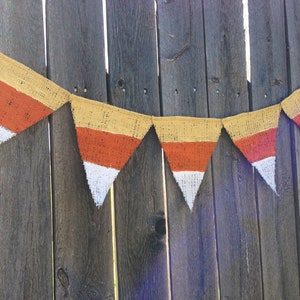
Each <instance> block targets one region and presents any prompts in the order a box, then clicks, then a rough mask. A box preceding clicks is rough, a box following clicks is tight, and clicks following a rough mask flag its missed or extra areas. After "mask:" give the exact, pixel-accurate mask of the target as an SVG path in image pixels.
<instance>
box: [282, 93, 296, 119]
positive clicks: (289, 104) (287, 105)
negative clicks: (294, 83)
mask: <svg viewBox="0 0 300 300" xmlns="http://www.w3.org/2000/svg"><path fill="white" fill-rule="evenodd" d="M281 107H282V109H283V110H284V112H285V113H286V114H287V115H288V116H289V117H290V118H291V119H293V118H295V117H296V116H297V115H299V114H300V89H298V90H296V91H294V92H293V93H292V94H291V95H289V96H288V97H287V98H285V99H284V100H283V101H282V102H281Z"/></svg>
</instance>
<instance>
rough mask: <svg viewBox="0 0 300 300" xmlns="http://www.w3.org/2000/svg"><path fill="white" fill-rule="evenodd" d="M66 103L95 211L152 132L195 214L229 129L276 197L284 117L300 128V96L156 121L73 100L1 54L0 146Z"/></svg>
mask: <svg viewBox="0 0 300 300" xmlns="http://www.w3.org/2000/svg"><path fill="white" fill-rule="evenodd" d="M67 102H70V103H71V109H72V114H73V118H74V125H75V128H76V134H77V141H78V149H79V152H80V155H81V158H82V161H83V165H84V169H85V172H86V177H87V181H88V184H89V187H90V190H91V194H92V196H93V199H94V201H95V204H96V205H97V206H101V205H102V203H103V201H104V199H105V196H106V194H107V192H108V190H109V188H110V186H111V185H112V183H113V182H114V180H115V179H116V177H117V176H118V174H119V172H120V171H121V170H122V168H123V167H124V165H125V164H126V162H127V161H128V159H129V158H130V157H131V155H132V154H133V152H134V151H135V150H136V148H137V147H138V146H139V145H140V143H141V141H142V140H143V138H144V136H145V135H146V134H147V132H148V131H149V129H150V127H151V126H154V128H155V130H156V133H157V136H158V138H159V140H160V143H161V146H162V149H163V150H164V153H165V155H166V157H167V160H168V163H169V165H170V168H171V171H172V173H173V175H174V178H175V181H176V182H177V184H178V186H179V187H180V189H181V191H182V194H183V197H184V199H185V201H186V203H187V205H188V207H189V208H190V209H192V208H193V204H194V199H195V197H196V194H197V192H198V190H199V187H200V184H201V182H202V179H203V176H204V174H205V171H206V169H207V166H208V164H209V162H210V159H211V156H212V154H213V151H214V149H215V147H216V144H217V142H218V139H219V137H220V133H221V130H222V128H223V127H224V128H225V130H226V131H227V132H228V134H229V135H230V137H231V139H232V140H233V142H234V144H235V145H236V146H237V148H238V149H239V150H240V151H241V152H242V153H243V155H244V156H245V158H246V159H247V160H248V161H249V162H250V163H251V165H252V166H253V167H254V168H256V169H257V171H258V172H259V173H260V174H261V176H262V177H263V178H264V180H265V181H266V183H267V184H268V185H269V186H270V187H271V188H272V190H273V191H274V192H275V193H276V181H275V172H276V170H275V166H276V163H275V162H276V134H277V128H278V122H279V116H280V112H281V110H283V111H284V112H285V113H286V114H287V116H288V117H289V118H290V119H292V120H293V121H294V122H295V123H296V124H297V125H298V126H300V90H297V91H295V92H294V93H292V94H291V95H290V96H289V97H287V98H286V99H284V100H283V101H282V102H281V103H280V104H277V105H273V106H270V107H267V108H264V109H261V110H257V111H253V112H249V113H242V114H239V115H236V116H232V117H228V118H224V119H214V118H192V117H179V116H178V117H153V116H147V115H143V114H139V113H135V112H131V111H128V110H125V109H121V108H117V107H114V106H111V105H108V104H105V103H101V102H97V101H93V100H89V99H85V98H82V97H78V96H75V95H72V94H71V93H69V92H67V91H66V90H64V89H63V88H61V87H59V86H58V85H56V84H55V83H53V82H51V81H50V80H48V79H46V78H44V77H43V76H41V75H39V74H37V73H35V72H34V71H32V70H31V69H29V68H28V67H26V66H24V65H22V64H20V63H18V62H16V61H15V60H13V59H11V58H9V57H7V56H5V55H3V54H0V144H1V143H3V142H5V141H7V140H9V139H10V138H12V137H14V136H15V135H16V134H18V133H20V132H22V131H24V130H26V129H27V128H29V127H30V126H32V125H34V124H35V123H37V122H39V121H40V120H42V119H44V118H45V117H47V116H49V115H50V114H51V113H53V112H54V111H55V110H57V109H59V108H60V107H61V106H62V105H64V104H65V103H67ZM66 172H67V170H66Z"/></svg>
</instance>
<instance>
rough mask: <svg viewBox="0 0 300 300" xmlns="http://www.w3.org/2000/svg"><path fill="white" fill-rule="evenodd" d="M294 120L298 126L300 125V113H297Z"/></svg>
mask: <svg viewBox="0 0 300 300" xmlns="http://www.w3.org/2000/svg"><path fill="white" fill-rule="evenodd" d="M293 121H294V122H295V123H296V124H297V125H298V126H300V114H299V115H297V116H296V117H295V118H293Z"/></svg>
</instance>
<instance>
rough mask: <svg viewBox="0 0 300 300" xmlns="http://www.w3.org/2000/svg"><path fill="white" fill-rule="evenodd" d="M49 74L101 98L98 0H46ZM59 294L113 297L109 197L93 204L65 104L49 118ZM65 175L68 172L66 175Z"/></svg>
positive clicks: (101, 41)
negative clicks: (86, 0)
mask: <svg viewBox="0 0 300 300" xmlns="http://www.w3.org/2000/svg"><path fill="white" fill-rule="evenodd" d="M47 32H48V67H49V72H48V74H49V77H50V79H51V80H53V81H55V82H56V83H58V84H59V85H61V86H63V87H64V88H66V89H67V90H69V91H70V92H73V93H76V94H78V95H81V96H85V97H88V98H92V99H98V100H102V101H105V100H106V75H105V68H104V65H105V64H104V46H103V45H104V38H103V23H102V4H101V1H89V2H88V3H86V2H83V1H75V2H70V1H68V2H61V1H49V2H47ZM51 141H52V174H53V175H52V178H53V201H54V208H55V214H54V219H55V223H54V230H55V239H54V246H55V252H54V255H55V288H56V290H55V295H56V297H57V298H58V299H61V298H63V297H64V298H67V299H104V298H105V299H113V298H114V287H113V284H114V279H113V253H112V229H111V211H110V201H109V200H110V199H109V197H107V199H106V201H105V202H104V205H103V206H102V207H101V208H100V209H98V208H96V206H95V204H94V203H93V200H92V198H91V194H90V191H89V188H88V185H87V182H86V177H85V173H84V168H83V165H82V161H81V159H80V155H79V152H78V147H77V141H76V134H75V129H74V122H73V119H72V116H71V111H70V107H69V105H67V106H65V107H63V108H62V109H61V110H59V111H57V112H56V113H54V115H53V118H52V122H51ZM66 174H67V176H66Z"/></svg>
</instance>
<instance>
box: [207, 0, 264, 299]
mask: <svg viewBox="0 0 300 300" xmlns="http://www.w3.org/2000/svg"><path fill="white" fill-rule="evenodd" d="M242 16H243V10H242V2H241V1H230V3H229V2H227V1H204V20H205V25H204V26H205V33H206V34H205V38H206V39H205V41H206V58H207V63H206V64H207V74H206V76H207V85H208V108H209V116H210V117H219V118H220V117H221V118H223V117H226V116H229V115H234V114H237V113H241V112H244V111H248V109H249V101H248V91H247V79H246V59H245V42H244V40H245V39H244V29H243V17H242ZM212 165H213V180H214V181H213V184H214V197H215V207H216V226H217V247H218V263H219V274H220V297H221V299H227V298H228V299H242V298H244V297H245V298H249V299H261V298H262V281H261V267H260V264H261V262H260V251H259V236H258V221H257V208H256V202H255V190H254V181H253V173H252V168H251V166H250V164H249V162H247V160H246V159H245V158H244V157H243V156H242V155H241V153H240V152H239V151H238V150H237V149H236V148H235V147H234V146H233V143H232V142H231V141H230V139H229V137H228V135H227V134H226V132H225V131H223V132H222V135H221V138H220V140H219V143H218V145H217V148H216V150H215V152H214V155H213V160H212Z"/></svg>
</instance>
